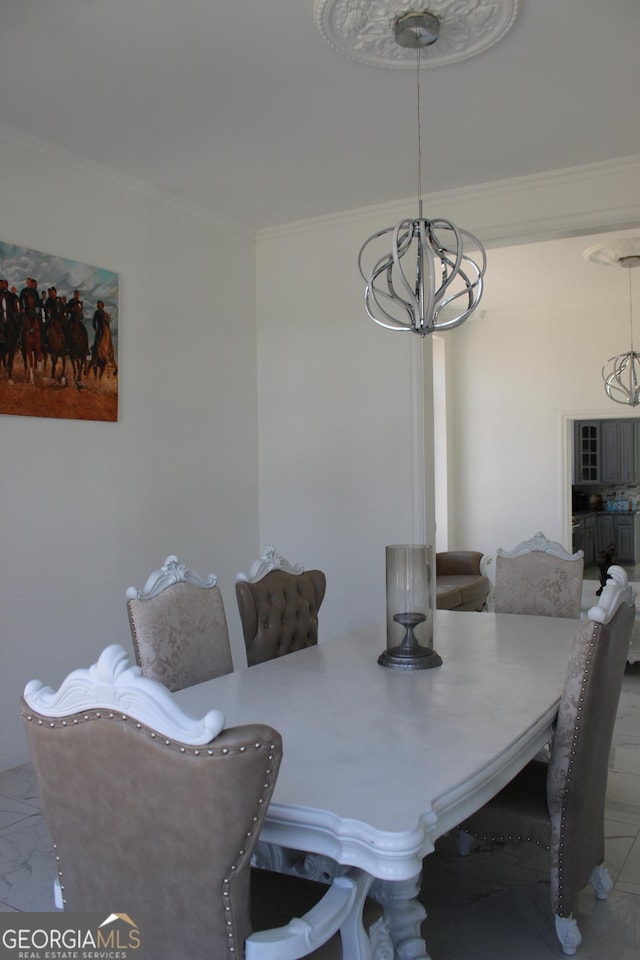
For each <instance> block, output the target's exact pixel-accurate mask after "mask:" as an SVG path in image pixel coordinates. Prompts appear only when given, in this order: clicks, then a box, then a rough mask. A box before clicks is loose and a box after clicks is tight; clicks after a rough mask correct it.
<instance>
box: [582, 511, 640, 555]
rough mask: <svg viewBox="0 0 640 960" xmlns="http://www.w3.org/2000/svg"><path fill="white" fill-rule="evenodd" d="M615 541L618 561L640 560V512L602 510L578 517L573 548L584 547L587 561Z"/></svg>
mask: <svg viewBox="0 0 640 960" xmlns="http://www.w3.org/2000/svg"><path fill="white" fill-rule="evenodd" d="M612 543H613V544H615V550H616V553H615V561H614V562H616V563H634V564H635V563H640V514H637V513H626V514H625V513H621V514H615V513H598V514H587V515H585V516H582V517H578V518H576V522H575V529H574V533H573V550H574V552H575V551H576V550H582V551H583V553H584V562H585V565H590V564H594V563H598V561H599V558H600V554H601V553H602V552H603V551H604V550H606V549H607V547H608V546H610V544H612Z"/></svg>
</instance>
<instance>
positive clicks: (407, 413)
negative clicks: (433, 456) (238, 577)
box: [257, 221, 424, 638]
mask: <svg viewBox="0 0 640 960" xmlns="http://www.w3.org/2000/svg"><path fill="white" fill-rule="evenodd" d="M378 226H379V223H378V224H376V223H374V222H373V221H371V222H367V221H364V222H356V223H352V222H345V223H340V224H338V225H333V224H330V225H327V226H325V227H323V226H320V227H314V226H313V225H311V226H309V227H308V228H305V227H304V226H302V227H299V228H296V229H292V230H289V231H287V230H284V231H282V232H278V231H274V232H273V233H272V234H270V235H269V236H268V237H263V238H262V239H261V240H259V244H258V270H257V289H258V358H259V368H258V369H259V376H258V382H259V409H260V413H259V436H260V518H261V522H260V532H261V538H262V543H263V545H265V544H271V543H273V544H274V545H275V546H277V547H278V548H279V549H280V550H281V552H283V553H284V554H285V556H287V557H288V558H289V559H291V560H294V561H301V562H302V563H304V565H305V566H306V567H307V568H310V567H313V566H317V567H320V568H322V569H323V570H325V571H326V573H327V581H328V583H327V594H326V599H325V601H324V605H323V608H322V614H321V635H322V637H325V638H326V637H331V636H334V635H336V634H339V633H341V632H344V631H345V630H347V629H349V628H352V627H355V626H356V625H359V624H362V623H368V622H371V621H373V620H376V619H379V618H380V617H381V616H383V615H384V591H385V586H384V584H385V568H384V547H385V544H388V543H404V542H411V541H414V542H415V540H416V539H417V537H422V536H424V533H423V531H422V530H420V531H419V532H418V533H414V499H413V498H414V472H415V470H417V469H421V464H420V467H418V465H417V464H416V463H415V458H416V456H420V454H417V452H416V449H415V446H414V445H413V443H412V424H413V418H415V417H416V414H417V411H416V410H415V409H414V410H412V407H411V404H410V402H409V400H410V398H411V396H412V391H413V390H414V389H417V390H419V385H417V384H415V379H416V377H417V376H419V372H418V371H419V364H418V362H417V360H416V356H418V357H419V353H420V344H419V341H418V339H417V338H416V337H414V336H412V335H410V334H395V335H394V334H390V333H389V332H387V331H385V330H383V329H382V328H380V327H377V326H375V325H374V324H373V323H372V322H371V321H370V320H368V319H367V317H366V315H365V312H364V306H363V288H362V282H361V279H360V275H359V273H358V269H357V262H356V261H357V253H358V249H359V247H360V244H361V243H362V242H363V241H364V239H365V238H366V237H367V236H369V235H370V234H371V233H372V232H373V231H374V230H375V229H377V227H378ZM420 506H422V505H420ZM417 509H418V510H419V507H417Z"/></svg>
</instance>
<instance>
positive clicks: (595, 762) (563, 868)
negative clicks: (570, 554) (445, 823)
mask: <svg viewBox="0 0 640 960" xmlns="http://www.w3.org/2000/svg"><path fill="white" fill-rule="evenodd" d="M609 576H610V578H611V579H609V581H608V582H607V585H606V587H605V588H604V590H603V592H602V595H601V597H600V600H599V602H598V605H597V606H595V607H592V608H591V609H590V610H589V614H588V618H587V619H585V620H583V621H582V623H581V626H580V628H579V629H578V632H577V635H576V638H575V641H574V644H573V648H572V651H571V656H570V659H569V663H568V666H567V674H566V679H565V684H564V690H563V693H562V696H561V699H560V706H559V710H558V720H557V726H556V732H555V735H554V739H553V746H552V752H551V757H550V759H548V760H542V759H540V758H536V759H535V760H533V761H532V762H531V763H529V764H528V766H526V767H525V768H524V770H522V771H521V773H519V774H518V775H517V776H516V777H515V778H514V779H513V780H512V781H511V783H509V784H508V785H507V786H506V787H505V788H504V790H502V791H501V792H500V793H499V794H498V795H497V796H496V797H494V798H493V799H492V800H490V801H489V803H488V804H487V805H486V806H484V807H483V808H482V809H481V810H479V811H478V812H477V813H475V814H473V815H472V816H471V817H470V818H469V819H468V820H467V821H465V823H463V824H462V825H461V829H462V830H463V831H464V832H465V833H466V834H469V835H471V836H475V837H478V838H480V839H482V840H485V841H491V840H496V841H500V842H509V841H515V840H520V839H522V840H529V841H532V842H534V843H537V844H538V845H540V846H542V847H546V848H547V849H548V850H549V852H550V881H551V883H550V888H551V907H552V910H553V913H554V914H555V916H556V931H557V933H558V937H559V939H560V943H561V945H562V949H563V951H564V952H565V953H567V954H569V955H570V954H573V953H575V951H576V948H577V946H578V945H579V943H580V932H579V930H578V929H577V925H576V923H575V920H573V917H572V910H573V908H574V906H575V905H576V902H577V897H578V893H579V892H580V890H581V889H582V888H583V887H584V886H585V885H586V884H587V883H588V882H589V880H591V882H592V884H593V886H594V889H595V891H596V897H598V898H599V899H602V900H604V899H606V897H607V894H608V892H609V889H610V888H611V885H612V884H611V879H610V877H609V875H608V873H607V871H606V868H605V867H604V866H603V859H604V802H605V794H606V788H607V772H608V761H609V750H610V747H611V739H612V736H613V728H614V724H615V718H616V711H617V706H618V700H619V697H620V688H621V685H622V677H623V674H624V668H625V664H626V660H627V655H628V652H629V643H630V640H631V629H632V627H633V622H634V618H635V607H634V606H632V605H631V602H630V601H631V597H630V590H629V588H628V583H627V575H626V573H625V571H624V570H623V569H622V568H621V567H616V566H613V567H610V568H609Z"/></svg>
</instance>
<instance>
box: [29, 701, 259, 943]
mask: <svg viewBox="0 0 640 960" xmlns="http://www.w3.org/2000/svg"><path fill="white" fill-rule="evenodd" d="M102 716H103V714H102V712H101V711H100V710H96V711H95V712H93V713H85V714H83V717H82V719H83V720H87V721H89V720H99V719H101V718H102ZM106 716H108V719H110V720H125V721H126V720H129V717H128V716H127V715H126V714H124V713H120V714H115V713H111V712H110V713H109V714H108V715H106ZM26 718H27V720H28V721H29V722H30V723H32V722H33V721H34V720H36V722H37V723H38V725H39V726H41V727H42V726H44V723H45V721H44V720H43V719H41V718H39V717H38V718H36V717H34V715H33V714H26ZM79 722H80V721H79V719H78V717H74V718H73V723H74V724H77V723H79ZM48 726H49V727H52V728H54V729H55V727H58V726H59V727H66V726H68V722H67V720H61V721H59V722H58V723H56V721H55V720H50V721H49V723H48ZM136 727H137V729H138V730H147V732H148V733H149V736H150V737H151V739H152V740H156V739H157V735H156V733H155V732H154V731H153V730H150V729H149V728H148V727H145V725H144V724H142V723H139V722H138V721H136ZM164 744H165V745H166V746H169V747H174V748H177V749H178V750H179V751H180V752H181V753H187V748H186V747H185V746H184V745H183V744H181V743H177V742H176V743H173V742H172V741H171V740H167V739H165V740H164ZM263 747H264V744H263V743H261V742H260V741H259V740H258V741H256V743H254V748H255V749H256V750H261V749H263ZM268 749H269V750H270V751H271V752H270V753H269V755H268V757H267V761H268V762H269V763H271V762H272V760H273V757H274V754H273V750H274V749H275V744H273V743H271V744H269V747H268ZM192 752H193V755H194V756H195V757H199V756H201V750H200V749H199V748H197V747H196V748H195V749H193V751H192ZM246 752H247V748H246V746H244V745H243V746H241V747H239V748H238V750H237V753H246ZM216 753H217V754H218V755H219V756H234V755H235V753H236V751H232V750H230V749H229V747H222V749H221V750H216V749H215V748H211V747H209V748H208V749H207V752H206V756H209V757H212V756H215V755H216ZM265 773H266V778H267V779H266V782H265V784H264V789H265V790H267V789H268V788H269V787H270V786H271V775H272V773H273V769H272V767H270V766H269V767H267V769H266V771H265ZM263 803H264V797H259V798H258V809H259V807H260V806H261V805H262V804H263ZM258 819H259V818H258V816H257V814H256V815H254V817H253V818H252V820H253V823H257V822H258ZM246 836H247V838H249V837H252V836H253V831H252V830H248V831H247V834H246ZM53 849H54V850H57V845H56V844H55V843H54V844H53ZM244 853H245V851H244V848H243V849H242V850H239V851H238V858H237V860H236V862H235V863H234V864H232V866H231V872H232V873H233V872H234V871H236V870H237V868H238V863H239V860H240V858H241V857H243V856H244ZM55 859H56V862H57V863H58V866H57V872H58V880H59V881H60V892H61V895H62V902H63V903H65V904H66V902H67V901H66V899H65V897H64V883H63V870H62V867H61V866H60V865H59V864H60V857H59V856H58V854H57V853H56V854H55ZM231 882H232V878H229V877H227V878H225V880H224V881H223V892H222V896H223V900H224V909H225V911H226V912H227V913H228V914H229V919H228V920H227V926H229V927H233V920H232V918H231V915H230V914H231ZM228 936H229V939H230V941H231V942H230V943H229V954H230V955H232V956H233V955H235V954H236V944H235V939H234V934H233V930H230V931H229V935H228Z"/></svg>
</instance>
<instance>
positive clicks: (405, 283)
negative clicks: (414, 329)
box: [391, 220, 419, 316]
mask: <svg viewBox="0 0 640 960" xmlns="http://www.w3.org/2000/svg"><path fill="white" fill-rule="evenodd" d="M407 222H410V224H411V231H410V236H409V237H408V241H409V242H408V243H407V242H406V240H407V233H405V234H403V235H402V237H401V236H400V230H401V228H402V227H403V226H404V224H405V223H407ZM415 227H416V222H415V221H413V220H412V221H406V220H402V221H401V222H400V223H399V224H398V226H397V227H396V228H395V230H394V231H393V242H392V248H391V249H392V256H393V266H394V267H395V268H396V269H395V274H394V275H395V276H397V277H398V279H399V280H400V282H401V284H402V287H403V288H404V291H405V293H406V294H408V300H409V303H411V304H412V306H413V310H414V316H415V314H416V313H417V312H418V310H419V303H418V300H417V298H416V294H415V290H414V288H413V287H412V285H411V284H410V283H409V279H408V277H407V275H406V273H405V271H404V267H403V266H402V262H401V258H402V257H403V256H404V255H405V253H406V252H407V250H408V249H409V247H410V246H411V241H412V240H413V239H414V237H415ZM401 239H402V240H403V241H405V242H403V243H402V244H401V243H400V240H401ZM392 289H393V290H396V287H395V284H392Z"/></svg>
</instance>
